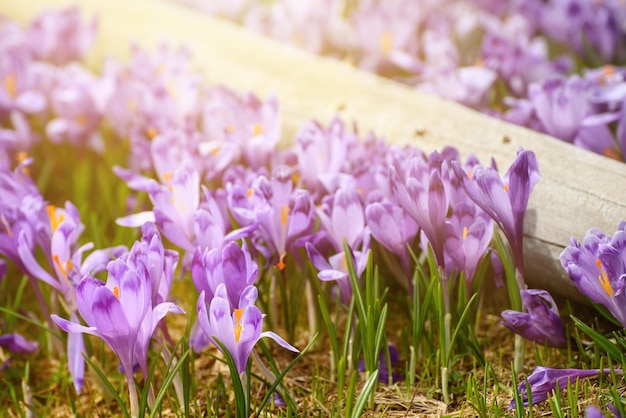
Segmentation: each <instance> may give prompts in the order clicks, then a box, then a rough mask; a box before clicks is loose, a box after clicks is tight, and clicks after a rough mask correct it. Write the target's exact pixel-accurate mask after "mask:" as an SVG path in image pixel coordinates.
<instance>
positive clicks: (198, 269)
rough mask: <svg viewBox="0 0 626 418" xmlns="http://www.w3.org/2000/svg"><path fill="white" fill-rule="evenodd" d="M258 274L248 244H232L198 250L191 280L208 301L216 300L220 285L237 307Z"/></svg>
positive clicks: (194, 259)
mask: <svg viewBox="0 0 626 418" xmlns="http://www.w3.org/2000/svg"><path fill="white" fill-rule="evenodd" d="M258 271H259V269H258V266H257V264H256V263H255V262H254V261H253V260H252V257H251V256H250V252H249V251H248V246H247V244H246V243H245V242H244V243H243V245H242V246H239V244H237V243H236V242H230V243H228V244H227V245H226V246H225V247H224V248H223V249H221V250H219V249H216V248H214V249H212V250H208V249H205V250H204V251H201V250H200V249H198V250H196V253H195V255H194V258H193V264H192V268H191V277H192V279H193V282H194V284H195V286H196V289H197V290H198V292H200V293H201V292H204V293H205V295H206V297H207V299H208V300H212V299H213V295H214V294H215V291H216V290H217V287H218V286H219V285H220V284H224V285H226V289H227V290H228V297H229V302H230V304H231V305H232V306H237V305H238V303H239V299H240V298H241V295H242V294H243V291H244V289H246V288H247V287H248V286H250V285H253V284H254V282H255V281H256V278H257V274H258Z"/></svg>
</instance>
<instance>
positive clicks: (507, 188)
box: [502, 184, 509, 193]
mask: <svg viewBox="0 0 626 418" xmlns="http://www.w3.org/2000/svg"><path fill="white" fill-rule="evenodd" d="M502 188H503V189H504V191H505V192H507V193H508V192H509V185H508V184H503V185H502Z"/></svg>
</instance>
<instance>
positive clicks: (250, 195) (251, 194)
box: [246, 187, 254, 200]
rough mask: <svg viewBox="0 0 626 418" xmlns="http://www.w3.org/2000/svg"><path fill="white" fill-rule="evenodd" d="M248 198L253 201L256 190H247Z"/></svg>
mask: <svg viewBox="0 0 626 418" xmlns="http://www.w3.org/2000/svg"><path fill="white" fill-rule="evenodd" d="M246 196H248V200H252V196H254V189H253V188H252V187H250V188H249V189H248V190H246Z"/></svg>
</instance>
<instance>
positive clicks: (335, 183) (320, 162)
mask: <svg viewBox="0 0 626 418" xmlns="http://www.w3.org/2000/svg"><path fill="white" fill-rule="evenodd" d="M355 141H356V137H354V136H353V135H349V134H348V132H347V130H346V128H345V126H344V124H343V122H342V121H341V120H340V119H334V120H333V121H332V122H331V123H330V124H329V125H328V127H327V128H324V127H323V126H322V125H320V124H319V123H317V122H313V121H311V122H307V123H306V124H304V125H303V126H302V127H301V128H300V131H298V134H297V135H296V145H295V153H296V155H297V157H298V169H299V173H300V177H301V179H302V181H303V182H304V184H306V186H307V188H308V189H309V190H311V192H312V193H313V194H315V195H316V196H319V195H322V194H323V193H334V192H335V190H336V189H337V188H338V187H339V185H340V184H342V183H343V181H342V179H343V178H344V177H345V176H348V174H346V173H342V172H341V170H342V169H343V168H344V165H345V163H346V158H347V157H348V152H349V148H350V146H351V144H353V143H354V142H355Z"/></svg>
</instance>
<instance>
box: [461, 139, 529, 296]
mask: <svg viewBox="0 0 626 418" xmlns="http://www.w3.org/2000/svg"><path fill="white" fill-rule="evenodd" d="M453 168H454V171H455V173H456V175H457V177H458V178H459V179H462V182H463V185H464V187H465V190H466V191H467V194H468V196H469V197H470V198H471V199H472V200H473V201H474V203H476V204H477V205H478V206H479V207H480V208H481V209H482V210H484V211H485V212H486V213H487V214H488V215H489V216H490V217H491V218H492V219H493V220H494V222H496V224H497V225H498V226H499V227H500V229H502V232H504V235H505V236H506V238H507V240H508V241H509V244H510V246H511V249H512V250H513V256H514V259H515V267H516V268H517V270H518V271H519V273H520V274H521V277H522V278H523V277H524V254H523V237H524V215H525V214H526V207H527V206H528V199H529V196H530V192H531V190H532V189H533V187H534V186H535V184H536V183H537V181H538V180H539V169H538V166H537V159H536V157H535V154H534V153H533V152H532V151H526V150H522V149H520V150H519V151H518V152H517V157H516V158H515V161H513V164H511V167H510V168H509V170H508V171H507V172H506V174H505V175H504V177H503V178H500V175H499V174H498V172H497V171H496V169H495V168H492V167H476V168H475V169H474V170H473V171H472V172H470V173H466V172H465V171H464V170H463V169H462V168H461V167H460V166H459V165H458V164H454V163H453ZM521 285H522V283H520V287H523V286H521Z"/></svg>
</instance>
